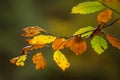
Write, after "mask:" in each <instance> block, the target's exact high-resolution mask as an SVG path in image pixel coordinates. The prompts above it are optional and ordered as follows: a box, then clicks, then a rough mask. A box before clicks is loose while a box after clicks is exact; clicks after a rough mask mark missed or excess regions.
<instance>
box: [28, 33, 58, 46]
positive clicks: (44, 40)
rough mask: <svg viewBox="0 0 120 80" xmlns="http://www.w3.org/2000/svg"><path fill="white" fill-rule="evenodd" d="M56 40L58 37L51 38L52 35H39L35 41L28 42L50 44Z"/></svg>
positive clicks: (29, 41)
mask: <svg viewBox="0 0 120 80" xmlns="http://www.w3.org/2000/svg"><path fill="white" fill-rule="evenodd" d="M55 39H56V37H54V36H50V35H38V36H34V38H33V39H31V40H28V41H27V42H28V43H29V44H32V45H34V44H48V43H51V42H53V41H54V40H55Z"/></svg>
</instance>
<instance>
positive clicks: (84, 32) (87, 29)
mask: <svg viewBox="0 0 120 80" xmlns="http://www.w3.org/2000/svg"><path fill="white" fill-rule="evenodd" d="M93 30H94V27H92V26H87V27H83V28H80V29H79V30H78V31H76V32H75V33H74V34H73V35H80V36H81V37H87V36H90V35H91V34H92V32H93Z"/></svg>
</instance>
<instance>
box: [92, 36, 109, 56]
mask: <svg viewBox="0 0 120 80" xmlns="http://www.w3.org/2000/svg"><path fill="white" fill-rule="evenodd" d="M91 45H92V48H93V49H94V50H95V51H96V52H97V53H98V54H101V53H103V52H104V51H105V50H106V49H107V48H108V44H107V41H106V40H105V39H104V38H102V37H101V36H99V35H98V36H95V37H93V39H92V40H91Z"/></svg>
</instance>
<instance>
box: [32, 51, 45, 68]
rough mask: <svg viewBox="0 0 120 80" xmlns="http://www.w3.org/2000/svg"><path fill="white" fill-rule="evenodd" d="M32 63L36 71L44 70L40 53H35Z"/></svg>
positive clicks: (43, 60) (43, 61)
mask: <svg viewBox="0 0 120 80" xmlns="http://www.w3.org/2000/svg"><path fill="white" fill-rule="evenodd" d="M32 61H33V63H34V64H35V67H36V70H39V69H44V68H45V67H46V62H45V59H44V57H43V55H42V53H36V54H35V55H34V56H33V58H32Z"/></svg>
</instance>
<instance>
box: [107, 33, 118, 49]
mask: <svg viewBox="0 0 120 80" xmlns="http://www.w3.org/2000/svg"><path fill="white" fill-rule="evenodd" d="M106 38H107V40H108V42H109V43H110V44H112V46H114V47H116V48H118V49H120V39H119V38H116V37H115V36H112V35H110V34H107V35H106Z"/></svg>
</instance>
